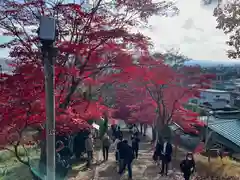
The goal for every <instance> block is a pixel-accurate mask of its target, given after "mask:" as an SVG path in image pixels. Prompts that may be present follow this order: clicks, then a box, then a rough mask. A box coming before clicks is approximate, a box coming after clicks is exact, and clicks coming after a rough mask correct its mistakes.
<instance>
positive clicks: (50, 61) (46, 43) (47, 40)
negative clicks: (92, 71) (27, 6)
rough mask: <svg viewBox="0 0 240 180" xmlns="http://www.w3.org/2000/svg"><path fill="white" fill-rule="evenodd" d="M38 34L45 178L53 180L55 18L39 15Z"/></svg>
mask: <svg viewBox="0 0 240 180" xmlns="http://www.w3.org/2000/svg"><path fill="white" fill-rule="evenodd" d="M38 36H39V39H40V42H41V44H42V54H43V64H44V75H45V93H46V142H47V143H46V154H47V163H46V166H47V178H46V180H55V165H56V164H55V107H54V106H55V98H54V58H53V52H54V47H53V45H54V42H55V39H56V37H57V31H56V20H55V19H53V18H49V17H46V16H42V17H40V27H39V29H38Z"/></svg>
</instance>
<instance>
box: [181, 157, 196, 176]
mask: <svg viewBox="0 0 240 180" xmlns="http://www.w3.org/2000/svg"><path fill="white" fill-rule="evenodd" d="M180 169H181V171H182V172H183V177H184V179H185V180H189V179H190V177H191V175H192V174H193V172H194V171H195V161H194V158H193V154H192V153H187V156H186V159H184V160H182V162H181V163H180Z"/></svg>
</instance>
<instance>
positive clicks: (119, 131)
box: [115, 126, 123, 138]
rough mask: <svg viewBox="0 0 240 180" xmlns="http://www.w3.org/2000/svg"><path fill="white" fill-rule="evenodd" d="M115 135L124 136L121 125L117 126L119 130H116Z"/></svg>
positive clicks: (117, 136)
mask: <svg viewBox="0 0 240 180" xmlns="http://www.w3.org/2000/svg"><path fill="white" fill-rule="evenodd" d="M115 136H116V137H115V138H120V137H123V133H122V131H121V128H120V126H118V127H117V130H116V132H115Z"/></svg>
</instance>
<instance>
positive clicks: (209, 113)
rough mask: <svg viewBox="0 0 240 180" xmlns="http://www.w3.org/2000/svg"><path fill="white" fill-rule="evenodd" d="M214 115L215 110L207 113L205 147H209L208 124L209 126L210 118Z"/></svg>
mask: <svg viewBox="0 0 240 180" xmlns="http://www.w3.org/2000/svg"><path fill="white" fill-rule="evenodd" d="M212 115H213V111H209V112H208V114H207V123H206V134H205V149H207V142H208V126H209V118H210V116H212Z"/></svg>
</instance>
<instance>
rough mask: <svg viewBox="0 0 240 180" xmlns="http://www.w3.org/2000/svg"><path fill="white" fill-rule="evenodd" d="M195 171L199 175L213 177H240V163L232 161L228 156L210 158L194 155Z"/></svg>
mask: <svg viewBox="0 0 240 180" xmlns="http://www.w3.org/2000/svg"><path fill="white" fill-rule="evenodd" d="M195 159H196V164H197V171H198V172H199V173H200V174H201V175H205V176H213V177H226V176H227V177H238V178H239V177H240V163H238V162H236V161H233V160H232V159H230V158H229V157H224V158H223V159H222V160H221V158H211V160H210V162H208V159H207V157H204V156H201V155H196V156H195Z"/></svg>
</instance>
